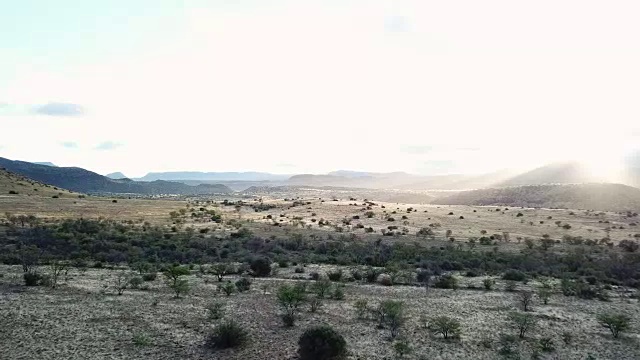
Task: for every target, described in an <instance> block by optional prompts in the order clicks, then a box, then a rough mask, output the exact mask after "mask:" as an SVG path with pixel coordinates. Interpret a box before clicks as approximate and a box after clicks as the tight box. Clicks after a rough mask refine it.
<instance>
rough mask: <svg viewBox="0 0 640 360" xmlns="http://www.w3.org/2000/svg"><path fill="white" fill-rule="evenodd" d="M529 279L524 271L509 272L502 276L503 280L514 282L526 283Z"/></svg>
mask: <svg viewBox="0 0 640 360" xmlns="http://www.w3.org/2000/svg"><path fill="white" fill-rule="evenodd" d="M526 278H527V275H525V274H524V273H523V272H522V271H518V270H513V269H511V270H507V271H506V272H505V273H504V275H502V279H503V280H512V281H524V280H525V279H526Z"/></svg>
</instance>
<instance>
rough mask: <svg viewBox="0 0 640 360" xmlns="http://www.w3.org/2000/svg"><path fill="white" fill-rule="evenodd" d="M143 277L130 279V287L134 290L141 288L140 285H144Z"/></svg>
mask: <svg viewBox="0 0 640 360" xmlns="http://www.w3.org/2000/svg"><path fill="white" fill-rule="evenodd" d="M142 282H143V280H142V277H140V276H134V277H132V278H131V279H129V285H130V286H131V288H132V289H137V288H139V287H140V285H142Z"/></svg>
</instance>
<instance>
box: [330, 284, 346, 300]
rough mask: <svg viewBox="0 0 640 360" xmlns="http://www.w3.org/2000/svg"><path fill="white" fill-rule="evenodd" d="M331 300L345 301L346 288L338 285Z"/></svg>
mask: <svg viewBox="0 0 640 360" xmlns="http://www.w3.org/2000/svg"><path fill="white" fill-rule="evenodd" d="M331 298H332V299H334V300H344V286H339V285H336V286H335V287H334V289H333V292H332V293H331Z"/></svg>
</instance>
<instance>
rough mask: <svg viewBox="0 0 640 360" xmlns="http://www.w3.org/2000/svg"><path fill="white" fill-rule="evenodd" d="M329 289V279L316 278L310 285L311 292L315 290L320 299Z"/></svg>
mask: <svg viewBox="0 0 640 360" xmlns="http://www.w3.org/2000/svg"><path fill="white" fill-rule="evenodd" d="M329 289H331V281H329V280H327V279H319V280H316V282H314V283H313V285H312V290H313V292H315V293H316V295H317V296H318V297H319V298H320V299H324V297H325V296H326V295H327V294H328V292H329Z"/></svg>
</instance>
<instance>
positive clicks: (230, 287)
mask: <svg viewBox="0 0 640 360" xmlns="http://www.w3.org/2000/svg"><path fill="white" fill-rule="evenodd" d="M218 289H219V290H220V291H222V292H223V293H225V294H226V295H227V296H231V294H233V293H234V292H235V291H236V286H235V285H234V284H233V283H232V282H231V281H227V282H225V283H223V284H220V285H218Z"/></svg>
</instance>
